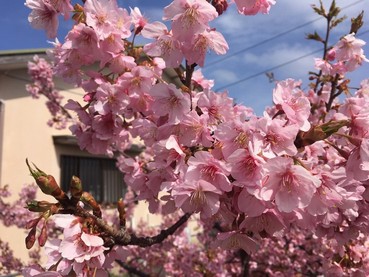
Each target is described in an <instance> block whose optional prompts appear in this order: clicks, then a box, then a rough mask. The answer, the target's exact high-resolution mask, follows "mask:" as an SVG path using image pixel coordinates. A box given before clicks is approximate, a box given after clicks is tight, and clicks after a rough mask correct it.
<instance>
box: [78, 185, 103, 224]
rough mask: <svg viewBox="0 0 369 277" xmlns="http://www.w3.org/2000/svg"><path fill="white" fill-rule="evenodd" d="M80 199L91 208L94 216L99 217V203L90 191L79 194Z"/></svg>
mask: <svg viewBox="0 0 369 277" xmlns="http://www.w3.org/2000/svg"><path fill="white" fill-rule="evenodd" d="M81 201H82V202H83V203H85V204H87V205H89V206H90V207H91V208H92V212H93V214H94V215H95V216H97V217H99V218H101V216H102V214H101V209H100V205H99V204H98V203H97V201H96V200H95V198H94V197H93V196H92V195H91V194H90V193H88V192H87V191H85V192H83V193H82V196H81Z"/></svg>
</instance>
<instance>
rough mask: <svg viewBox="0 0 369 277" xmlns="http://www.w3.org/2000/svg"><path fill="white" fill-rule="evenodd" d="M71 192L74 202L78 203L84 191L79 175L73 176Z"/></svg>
mask: <svg viewBox="0 0 369 277" xmlns="http://www.w3.org/2000/svg"><path fill="white" fill-rule="evenodd" d="M70 193H71V195H72V198H71V200H72V202H73V204H77V202H78V201H79V200H80V199H81V196H82V193H83V190H82V182H81V179H79V178H78V177H77V176H72V179H71V181H70Z"/></svg>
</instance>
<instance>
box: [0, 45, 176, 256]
mask: <svg viewBox="0 0 369 277" xmlns="http://www.w3.org/2000/svg"><path fill="white" fill-rule="evenodd" d="M36 54H37V55H38V56H40V57H46V55H45V49H36V50H24V51H5V52H0V185H1V186H4V185H9V186H10V187H11V190H12V192H13V198H16V197H17V193H18V192H19V191H20V190H21V188H22V186H23V184H30V183H32V182H33V178H32V177H31V176H30V174H29V171H28V168H27V166H26V163H25V159H26V158H28V159H29V160H30V161H31V162H33V163H35V164H36V165H37V166H38V167H39V168H41V169H42V170H43V171H44V172H46V173H48V174H51V175H53V176H54V177H55V178H56V180H57V181H59V182H60V184H65V183H66V182H67V179H69V177H66V176H69V175H71V174H75V175H82V176H81V178H82V180H83V176H85V178H88V176H89V178H90V179H89V182H84V183H89V184H90V187H89V188H88V190H90V191H91V192H92V193H93V194H95V197H96V198H97V199H98V200H100V201H102V202H109V201H113V199H115V198H116V197H117V196H118V197H119V195H121V193H120V192H122V191H124V185H123V183H122V176H121V175H119V173H117V172H116V171H114V169H113V168H114V161H113V160H111V159H107V158H106V157H99V156H93V155H90V154H88V153H86V152H84V151H81V150H80V149H79V147H78V146H77V144H76V140H75V139H74V138H73V137H71V136H70V132H69V130H68V129H66V130H56V129H53V128H50V127H49V126H48V125H47V124H46V122H47V120H48V119H49V118H50V115H49V111H48V110H47V108H46V107H45V101H46V100H44V99H39V100H34V99H32V98H31V97H30V95H29V94H28V92H27V91H26V90H25V85H26V84H27V83H30V78H29V77H28V75H27V62H28V61H31V60H32V58H33V56H34V55H36ZM176 76H177V75H176V74H175V73H174V72H170V71H166V72H165V76H164V78H165V79H167V80H171V81H172V82H175V81H177V80H176V79H175V78H178V77H176ZM55 83H56V87H57V88H58V89H59V90H60V91H61V93H62V95H63V96H64V97H65V99H70V98H72V99H81V97H82V95H83V93H82V91H81V89H78V88H74V87H71V86H70V85H68V84H66V83H64V82H63V81H61V80H56V82H55ZM77 170H78V172H75V171H77ZM91 172H93V173H94V175H93V176H92V175H91ZM86 176H87V177H86ZM94 180H99V181H98V182H93V181H94ZM68 182H69V180H68ZM104 182H110V183H112V182H113V183H114V184H115V185H113V186H111V185H110V186H104V185H100V184H104ZM92 183H95V185H91V184H92ZM39 196H41V193H40V194H39ZM146 211H147V209H146V207H145V206H143V207H142V208H141V209H138V214H137V215H135V216H134V220H135V221H138V220H139V218H144V219H145V220H146V221H147V222H148V223H149V224H152V225H154V224H157V222H158V217H154V216H152V215H150V217H149V216H148V214H147V212H146ZM133 223H134V222H133ZM0 233H1V237H2V238H6V240H7V241H8V242H9V244H10V246H11V248H12V249H14V253H15V256H16V257H19V258H21V259H23V260H26V259H27V257H28V255H27V253H26V251H25V250H26V248H25V244H24V238H25V236H26V235H25V232H24V230H19V229H17V228H15V227H11V228H5V227H4V226H0ZM8 234H11V235H10V236H9V235H8Z"/></svg>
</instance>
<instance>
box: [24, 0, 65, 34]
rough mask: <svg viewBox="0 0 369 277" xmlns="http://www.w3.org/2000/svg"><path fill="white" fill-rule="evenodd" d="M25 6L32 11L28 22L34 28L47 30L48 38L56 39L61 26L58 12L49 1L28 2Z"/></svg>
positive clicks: (35, 0) (30, 0)
mask: <svg viewBox="0 0 369 277" xmlns="http://www.w3.org/2000/svg"><path fill="white" fill-rule="evenodd" d="M25 5H26V6H27V7H28V8H30V9H32V12H31V14H30V15H29V16H28V21H29V22H30V23H31V25H32V27H33V28H36V29H45V30H46V35H47V37H48V38H55V37H56V32H57V29H58V26H59V20H58V12H57V11H56V10H55V8H54V7H53V5H51V3H50V2H49V1H47V0H26V3H25Z"/></svg>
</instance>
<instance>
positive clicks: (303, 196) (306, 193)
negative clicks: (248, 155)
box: [260, 157, 321, 213]
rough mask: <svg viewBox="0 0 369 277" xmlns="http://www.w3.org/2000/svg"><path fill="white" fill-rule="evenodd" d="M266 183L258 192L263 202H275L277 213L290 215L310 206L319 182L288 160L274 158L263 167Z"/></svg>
mask: <svg viewBox="0 0 369 277" xmlns="http://www.w3.org/2000/svg"><path fill="white" fill-rule="evenodd" d="M264 169H265V173H264V176H265V177H266V181H265V183H264V184H263V187H262V188H261V191H260V197H261V199H262V200H265V201H272V200H275V203H276V206H277V208H278V210H279V211H281V212H287V213H290V212H292V211H293V210H295V209H297V208H300V209H301V208H305V207H307V206H308V205H309V204H310V201H311V198H312V197H313V195H314V193H315V191H316V189H317V188H318V187H319V186H320V184H321V181H320V180H319V179H318V178H317V177H315V176H313V175H312V174H311V173H310V172H309V171H307V170H306V169H305V168H303V167H302V166H300V165H294V164H292V160H291V159H290V158H284V157H276V158H273V159H270V160H269V161H268V162H267V163H266V164H265V166H264Z"/></svg>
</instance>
